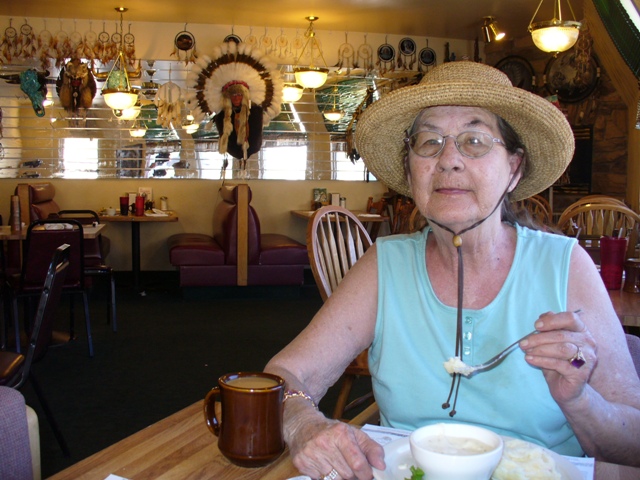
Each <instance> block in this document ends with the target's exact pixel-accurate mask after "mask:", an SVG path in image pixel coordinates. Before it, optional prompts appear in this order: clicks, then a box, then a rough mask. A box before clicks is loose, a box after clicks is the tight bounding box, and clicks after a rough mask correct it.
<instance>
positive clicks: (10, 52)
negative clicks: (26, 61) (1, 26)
mask: <svg viewBox="0 0 640 480" xmlns="http://www.w3.org/2000/svg"><path fill="white" fill-rule="evenodd" d="M12 22H13V18H10V19H9V26H8V27H7V28H5V30H4V35H3V36H2V42H1V43H0V63H11V60H12V59H13V58H15V57H16V56H17V53H18V31H17V30H16V29H15V28H13V26H12Z"/></svg>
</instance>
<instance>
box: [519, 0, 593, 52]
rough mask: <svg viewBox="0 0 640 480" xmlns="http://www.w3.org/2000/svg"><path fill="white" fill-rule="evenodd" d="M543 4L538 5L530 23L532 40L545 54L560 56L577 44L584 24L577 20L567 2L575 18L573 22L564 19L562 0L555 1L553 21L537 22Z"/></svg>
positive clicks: (542, 0)
mask: <svg viewBox="0 0 640 480" xmlns="http://www.w3.org/2000/svg"><path fill="white" fill-rule="evenodd" d="M542 2H544V0H541V1H540V4H539V5H538V8H537V9H536V11H535V13H534V14H533V17H532V18H531V22H529V32H530V33H531V38H532V39H533V43H534V44H535V46H536V47H538V48H539V49H540V50H542V51H543V52H548V53H554V54H558V53H560V52H565V51H567V50H569V49H570V48H571V47H573V46H574V45H575V44H576V41H577V40H578V35H579V34H580V27H581V26H582V24H581V23H580V22H577V21H576V20H575V14H574V13H573V8H572V7H571V2H569V0H567V4H568V5H569V10H570V11H571V15H572V16H573V20H563V19H562V9H561V7H560V0H553V2H554V6H553V18H552V19H551V20H546V21H541V22H535V23H534V20H535V18H536V15H537V14H538V11H539V10H540V7H541V6H542Z"/></svg>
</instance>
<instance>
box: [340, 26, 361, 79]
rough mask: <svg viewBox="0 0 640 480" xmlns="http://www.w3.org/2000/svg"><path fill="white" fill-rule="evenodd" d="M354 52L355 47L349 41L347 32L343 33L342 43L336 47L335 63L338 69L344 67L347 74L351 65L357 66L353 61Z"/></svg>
mask: <svg viewBox="0 0 640 480" xmlns="http://www.w3.org/2000/svg"><path fill="white" fill-rule="evenodd" d="M355 53H356V52H355V49H354V48H353V46H352V45H351V44H350V43H349V34H348V33H345V34H344V43H343V44H342V45H340V47H339V48H338V63H337V64H336V67H338V70H342V69H343V68H344V67H346V68H347V75H349V73H351V67H353V68H357V66H358V64H357V62H356V61H355Z"/></svg>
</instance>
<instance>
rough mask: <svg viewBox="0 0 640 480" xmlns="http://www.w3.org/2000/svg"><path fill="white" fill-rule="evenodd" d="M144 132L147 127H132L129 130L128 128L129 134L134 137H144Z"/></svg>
mask: <svg viewBox="0 0 640 480" xmlns="http://www.w3.org/2000/svg"><path fill="white" fill-rule="evenodd" d="M145 133H147V129H146V128H144V127H138V128H132V129H131V130H129V135H131V136H132V137H134V138H142V137H144V135H145Z"/></svg>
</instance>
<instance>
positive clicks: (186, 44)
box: [171, 23, 198, 65]
mask: <svg viewBox="0 0 640 480" xmlns="http://www.w3.org/2000/svg"><path fill="white" fill-rule="evenodd" d="M171 56H176V57H178V60H184V64H185V65H187V64H189V63H193V62H195V61H196V58H198V52H197V51H196V37H194V36H193V34H192V33H191V32H189V31H187V24H186V23H185V24H184V30H183V31H181V32H178V34H177V35H176V38H175V39H174V40H173V52H171Z"/></svg>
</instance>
